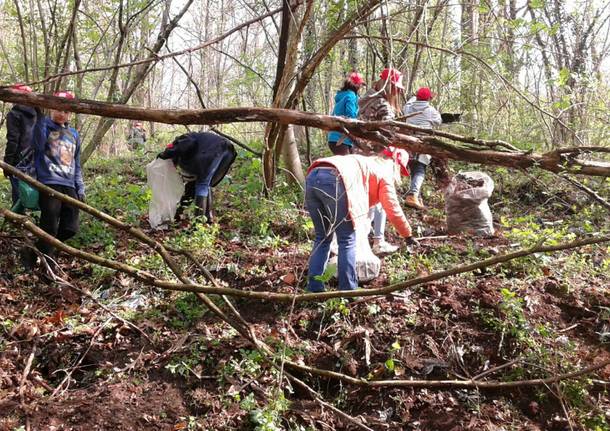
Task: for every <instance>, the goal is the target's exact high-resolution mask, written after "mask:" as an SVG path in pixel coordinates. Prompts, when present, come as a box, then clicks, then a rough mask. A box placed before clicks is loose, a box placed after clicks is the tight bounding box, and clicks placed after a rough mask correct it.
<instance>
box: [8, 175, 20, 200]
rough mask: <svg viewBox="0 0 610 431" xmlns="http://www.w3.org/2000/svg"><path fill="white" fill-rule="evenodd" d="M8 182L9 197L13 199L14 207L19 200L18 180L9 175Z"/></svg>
mask: <svg viewBox="0 0 610 431" xmlns="http://www.w3.org/2000/svg"><path fill="white" fill-rule="evenodd" d="M9 180H10V181H11V197H12V199H13V205H15V204H16V203H17V201H18V200H19V179H18V178H16V177H13V176H12V175H11V176H10V177H9Z"/></svg>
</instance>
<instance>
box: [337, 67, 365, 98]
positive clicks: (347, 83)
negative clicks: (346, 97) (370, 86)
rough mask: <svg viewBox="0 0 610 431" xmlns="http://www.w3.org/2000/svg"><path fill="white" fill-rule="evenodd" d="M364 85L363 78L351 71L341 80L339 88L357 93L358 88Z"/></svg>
mask: <svg viewBox="0 0 610 431" xmlns="http://www.w3.org/2000/svg"><path fill="white" fill-rule="evenodd" d="M363 85H364V78H363V77H362V75H360V74H359V73H358V72H352V73H350V74H349V75H347V77H346V78H345V80H344V81H343V87H341V90H343V91H345V90H352V91H353V92H354V93H358V91H359V90H360V88H361V87H362V86H363Z"/></svg>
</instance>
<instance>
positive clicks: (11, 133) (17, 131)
mask: <svg viewBox="0 0 610 431" xmlns="http://www.w3.org/2000/svg"><path fill="white" fill-rule="evenodd" d="M20 136H21V121H20V120H19V116H18V115H17V114H16V113H15V112H13V111H12V110H11V111H9V113H8V114H7V115H6V150H5V151H4V161H5V162H6V163H8V164H9V165H11V166H15V165H16V164H17V161H18V160H17V159H18V156H19V154H18V153H19V137H20ZM4 176H5V177H7V178H8V176H9V175H7V174H6V173H5V174H4Z"/></svg>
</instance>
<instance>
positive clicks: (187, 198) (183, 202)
mask: <svg viewBox="0 0 610 431" xmlns="http://www.w3.org/2000/svg"><path fill="white" fill-rule="evenodd" d="M196 183H197V181H196V180H194V181H189V182H188V183H186V184H185V185H184V194H183V195H182V198H181V199H180V203H179V204H178V210H177V211H176V218H178V217H180V215H181V214H182V213H183V212H184V209H185V208H186V207H187V206H189V205H190V204H192V203H193V201H194V200H195V185H196ZM204 199H205V200H206V201H207V204H206V206H205V208H206V210H205V214H204V215H205V216H206V218H207V219H208V221H211V220H212V217H213V208H212V205H213V203H212V188H211V187H210V189H209V191H208V195H207V196H206V197H205V198H204Z"/></svg>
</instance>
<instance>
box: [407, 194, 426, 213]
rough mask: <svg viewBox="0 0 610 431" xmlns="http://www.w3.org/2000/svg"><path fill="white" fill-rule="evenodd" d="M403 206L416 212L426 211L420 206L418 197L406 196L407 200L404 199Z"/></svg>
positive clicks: (422, 205)
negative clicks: (416, 210)
mask: <svg viewBox="0 0 610 431" xmlns="http://www.w3.org/2000/svg"><path fill="white" fill-rule="evenodd" d="M405 205H406V206H408V207H411V208H415V209H418V210H423V209H426V207H425V206H424V204H422V202H421V200H420V199H419V196H416V195H407V198H406V199H405Z"/></svg>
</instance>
